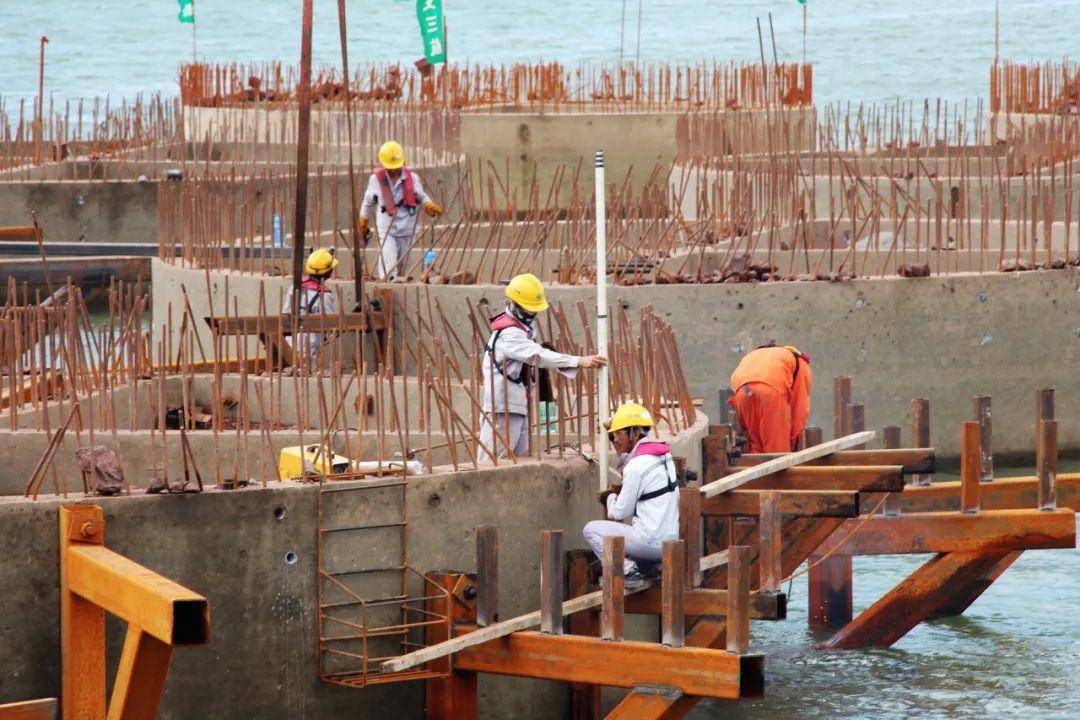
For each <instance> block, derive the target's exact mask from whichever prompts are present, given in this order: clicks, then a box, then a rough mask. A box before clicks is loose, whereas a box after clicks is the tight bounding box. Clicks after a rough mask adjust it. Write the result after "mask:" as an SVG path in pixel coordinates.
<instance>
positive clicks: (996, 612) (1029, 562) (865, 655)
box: [689, 461, 1080, 720]
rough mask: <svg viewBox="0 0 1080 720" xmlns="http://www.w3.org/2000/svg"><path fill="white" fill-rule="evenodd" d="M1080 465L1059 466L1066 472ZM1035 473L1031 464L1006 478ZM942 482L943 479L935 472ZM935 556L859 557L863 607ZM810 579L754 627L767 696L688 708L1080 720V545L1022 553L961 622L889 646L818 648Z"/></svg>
mask: <svg viewBox="0 0 1080 720" xmlns="http://www.w3.org/2000/svg"><path fill="white" fill-rule="evenodd" d="M1065 470H1069V471H1072V472H1075V471H1077V470H1080V463H1078V462H1075V461H1073V462H1066V463H1062V471H1065ZM1017 474H1021V475H1028V474H1031V469H1030V468H1026V469H1023V470H1016V469H1013V470H1005V471H1003V472H1001V473H999V475H1001V476H1006V475H1017ZM938 479H947V477H946V476H943V475H939V476H938ZM929 557H930V556H928V555H925V556H924V555H910V556H894V557H865V558H856V559H855V563H854V595H855V598H854V605H855V612H856V613H858V612H860V611H862V610H864V609H865V608H866V607H868V606H869V605H870V604H871V603H873V602H874V601H875V600H877V599H878V598H880V597H881V596H882V595H884V594H885V593H886V592H888V591H889V590H890V589H892V588H893V587H894V586H895V585H896V584H897V583H898V582H900V581H901V580H902V579H903V578H904V577H906V576H907V575H908V574H910V573H911V572H913V571H914V570H915V569H916V568H918V566H919V565H921V564H922V563H924V562H925V561H926V560H927V559H928V558H929ZM806 600H807V590H806V576H805V575H804V576H802V577H801V578H798V579H796V580H795V581H794V586H793V589H792V597H791V599H790V602H789V605H788V619H787V620H786V621H782V622H775V623H769V622H758V621H755V622H753V623H752V624H751V629H750V635H751V643H752V651H754V652H762V653H764V654H765V673H766V681H765V694H766V697H765V699H763V700H760V701H756V702H750V703H737V704H736V703H717V702H707V703H702V704H701V705H699V706H698V708H697V709H695V710H694V712H692V713H691V714H690V716H689V717H691V718H695V719H696V720H702V719H703V718H710V717H724V718H737V719H739V720H764V719H766V718H768V719H769V720H786V719H788V718H792V719H794V718H800V719H801V718H830V719H832V718H836V719H841V718H844V719H850V720H857V719H858V720H861V719H863V718H874V720H899V719H900V718H905V719H906V718H916V717H917V718H920V719H926V720H929V719H937V718H994V719H995V720H1000V719H1004V718H1016V719H1018V720H1019V719H1020V718H1023V719H1025V720H1029V719H1031V718H1054V719H1057V718H1062V719H1064V718H1077V717H1080V552H1077V551H1076V550H1039V551H1031V552H1026V553H1024V554H1023V555H1021V556H1020V559H1019V560H1017V561H1016V563H1015V564H1013V566H1012V567H1011V568H1009V569H1008V570H1007V571H1005V574H1004V575H1002V576H1001V578H1000V579H999V580H998V581H997V582H996V583H994V584H993V585H992V586H991V587H990V589H989V590H988V591H987V592H986V593H985V594H984V595H983V596H982V597H981V598H979V599H978V600H977V601H976V602H975V604H974V605H972V606H971V607H970V608H968V610H967V612H966V613H964V614H963V615H962V616H960V617H956V618H947V619H942V620H934V621H932V622H930V623H924V624H922V625H920V626H918V627H917V628H915V629H914V630H913V631H912V632H910V633H909V634H908V635H907V636H905V637H904V638H903V639H902V640H900V642H898V643H896V645H894V646H893V647H892V648H889V649H887V650H848V651H837V650H830V651H822V650H816V649H814V647H813V645H814V643H815V642H820V641H821V640H822V639H824V637H822V636H815V635H814V634H813V633H811V632H810V631H809V630H808V629H807V626H806V618H807V607H806Z"/></svg>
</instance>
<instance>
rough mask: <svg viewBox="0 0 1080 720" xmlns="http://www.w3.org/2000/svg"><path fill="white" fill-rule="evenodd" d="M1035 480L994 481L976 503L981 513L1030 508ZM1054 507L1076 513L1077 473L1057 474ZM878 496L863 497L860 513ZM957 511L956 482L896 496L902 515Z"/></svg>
mask: <svg viewBox="0 0 1080 720" xmlns="http://www.w3.org/2000/svg"><path fill="white" fill-rule="evenodd" d="M1038 483H1039V481H1038V478H1037V477H1015V478H995V479H994V481H993V482H992V483H986V484H984V485H983V486H982V489H981V490H982V491H981V493H980V500H981V504H982V509H983V510H1018V509H1022V508H1034V507H1036V503H1037V502H1038V489H1039V484H1038ZM1057 495H1058V498H1057V499H1058V506H1059V507H1065V508H1070V509H1072V510H1080V473H1061V474H1059V475H1058V476H1057ZM879 499H880V496H875V495H863V496H861V498H860V502H861V503H862V509H863V512H866V511H868V510H869V509H870V508H872V507H873V506H874V505H876V504H877V501H878V500H879ZM959 508H960V483H959V482H957V481H955V480H953V481H949V482H936V483H933V484H932V485H923V486H917V487H913V486H908V487H906V488H905V489H904V492H903V493H901V494H900V509H901V511H902V512H904V513H926V512H944V511H946V510H958V509H959Z"/></svg>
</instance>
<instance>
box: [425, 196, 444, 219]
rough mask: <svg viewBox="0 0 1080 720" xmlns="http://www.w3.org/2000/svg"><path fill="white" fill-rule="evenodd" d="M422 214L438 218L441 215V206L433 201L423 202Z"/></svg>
mask: <svg viewBox="0 0 1080 720" xmlns="http://www.w3.org/2000/svg"><path fill="white" fill-rule="evenodd" d="M424 212H426V213H427V214H428V215H430V216H431V217H439V216H440V215H442V206H441V205H439V203H437V202H435V201H433V200H425V201H424Z"/></svg>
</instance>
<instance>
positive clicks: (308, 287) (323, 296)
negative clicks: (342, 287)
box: [281, 248, 338, 362]
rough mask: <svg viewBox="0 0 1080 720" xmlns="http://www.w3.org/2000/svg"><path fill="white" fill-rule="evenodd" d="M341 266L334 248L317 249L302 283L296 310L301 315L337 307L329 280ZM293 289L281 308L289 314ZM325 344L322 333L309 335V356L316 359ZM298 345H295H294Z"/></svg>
mask: <svg viewBox="0 0 1080 720" xmlns="http://www.w3.org/2000/svg"><path fill="white" fill-rule="evenodd" d="M337 266H338V260H337V258H336V257H334V249H333V248H319V249H317V250H313V251H312V253H311V254H310V255H308V257H307V261H306V262H305V263H304V272H305V275H304V277H303V279H302V282H301V283H300V305H299V307H297V309H296V312H297V314H298V315H299V316H300V317H304V316H305V315H321V314H323V313H325V314H327V315H332V314H334V312H336V310H335V308H334V305H335V303H334V293H332V292H331V291H330V288H328V287H327V286H326V281H327V280H329V279H330V276H331V275H333V274H334V268H336V267H337ZM292 303H293V288H292V285H289V292H288V293H287V294H286V295H285V303H284V304H283V305H282V307H281V314H282V315H289V314H291V313H292V310H293V305H292ZM322 344H323V334H322V333H309V334H308V352H309V359H310V360H311V361H312V362H314V360H315V357H316V354H317V353H318V352H319V349H320V348H321V347H322ZM293 347H294V349H295V348H296V346H295V344H294V345H293Z"/></svg>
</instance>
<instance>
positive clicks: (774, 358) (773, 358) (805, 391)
mask: <svg viewBox="0 0 1080 720" xmlns="http://www.w3.org/2000/svg"><path fill="white" fill-rule="evenodd" d="M811 379H812V378H811V373H810V358H809V357H808V356H806V355H804V354H802V353H801V352H799V349H798V348H796V347H794V346H793V345H784V346H783V347H777V346H775V345H766V346H764V347H759V348H758V349H756V350H753V351H751V352H749V353H748V354H747V355H746V357H744V358H743V359H742V361H741V362H739V366H738V367H736V368H735V372H733V373H732V374H731V388H732V390H734V393H735V394H734V396H733V397H732V399H731V401H730V402H731V404H732V405H733V406H734V407H735V412H736V413H737V414H738V416H739V424H740V425H742V426H743V428H744V429H745V430H746V434H747V436H748V438H749V440H750V449H749V452H752V453H779V452H791V451H792V450H794V449H795V445H796V443H797V442H798V439H799V436H800V435H802V431H803V428H805V427H806V420H807V418H808V417H810V383H811Z"/></svg>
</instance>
